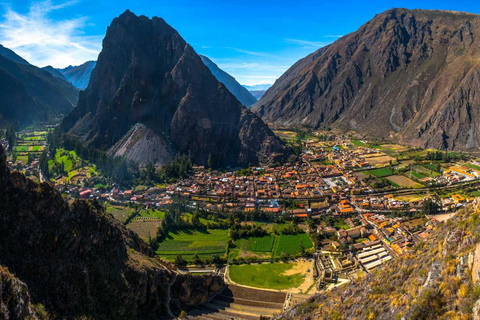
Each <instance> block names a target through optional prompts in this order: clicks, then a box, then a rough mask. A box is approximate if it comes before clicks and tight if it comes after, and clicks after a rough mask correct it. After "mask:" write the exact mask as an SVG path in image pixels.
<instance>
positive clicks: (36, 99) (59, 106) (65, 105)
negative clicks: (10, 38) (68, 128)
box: [0, 48, 78, 124]
mask: <svg viewBox="0 0 480 320" xmlns="http://www.w3.org/2000/svg"><path fill="white" fill-rule="evenodd" d="M4 49H5V48H4ZM7 56H9V55H7ZM9 57H11V56H9ZM17 57H18V56H17ZM11 58H12V59H14V60H15V61H19V62H15V61H14V60H11V59H9V58H5V57H4V56H3V55H1V54H0V101H1V103H0V119H1V118H3V119H5V120H6V121H10V122H18V123H20V124H29V123H31V122H32V121H35V120H38V121H48V120H52V119H54V118H58V117H59V116H60V115H62V114H67V113H69V112H70V111H71V110H72V109H73V107H74V106H75V105H76V103H77V100H78V90H77V89H76V88H74V87H73V86H72V85H71V84H70V83H68V82H67V81H65V80H62V79H59V78H57V77H54V76H52V75H51V74H50V73H49V72H47V71H45V70H42V69H40V68H37V67H35V66H33V65H30V64H28V63H22V60H19V59H21V58H20V57H18V58H16V59H15V58H14V57H11Z"/></svg>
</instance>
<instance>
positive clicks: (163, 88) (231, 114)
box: [62, 11, 288, 165]
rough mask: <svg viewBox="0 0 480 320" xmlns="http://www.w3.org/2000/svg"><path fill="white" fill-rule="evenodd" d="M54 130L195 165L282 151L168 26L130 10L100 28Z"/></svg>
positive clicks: (114, 149)
mask: <svg viewBox="0 0 480 320" xmlns="http://www.w3.org/2000/svg"><path fill="white" fill-rule="evenodd" d="M62 127H63V129H64V130H66V131H68V134H70V135H72V136H74V137H78V138H80V139H82V140H83V141H84V142H86V143H87V144H89V145H90V146H93V147H96V148H102V149H105V150H107V149H110V154H112V155H114V156H126V157H127V158H129V159H130V160H133V161H136V162H139V163H146V162H148V161H151V162H154V163H159V164H161V163H164V162H165V161H166V160H168V159H171V158H172V157H173V156H174V155H175V154H176V153H182V154H189V155H190V156H191V157H192V158H193V160H194V162H195V163H197V164H206V162H207V159H208V158H209V155H210V154H211V155H212V161H214V162H215V163H216V164H217V165H246V164H248V163H257V162H259V161H268V160H275V159H276V158H278V157H283V156H285V155H286V154H287V153H288V150H287V149H286V147H285V146H284V145H283V143H282V142H281V141H280V139H278V138H277V137H276V136H275V135H274V134H273V132H272V131H271V130H270V129H269V128H268V126H267V125H265V124H264V123H263V122H262V120H261V119H260V118H258V117H257V116H255V115H254V114H253V113H252V112H250V111H249V110H247V109H246V108H243V107H242V106H241V104H240V103H239V102H238V100H237V99H236V98H235V97H234V96H233V95H232V94H231V93H230V92H229V91H228V90H227V89H226V88H225V86H224V85H223V84H221V83H219V82H218V81H217V79H215V77H214V76H213V75H212V73H211V72H210V71H209V70H208V68H207V67H206V66H205V65H204V64H203V62H202V60H201V59H200V57H199V56H198V55H197V54H196V53H195V51H194V50H193V48H192V47H191V46H190V45H188V44H187V43H186V42H185V40H183V39H182V38H181V36H180V35H179V34H178V33H177V32H176V31H175V30H174V29H173V28H172V27H170V26H169V25H168V24H167V23H166V22H165V21H164V20H162V19H160V18H156V17H154V18H153V19H148V18H147V17H145V16H140V17H137V16H136V15H134V14H133V13H131V12H130V11H126V12H125V13H123V14H122V15H121V16H120V17H118V18H116V19H114V20H113V22H112V24H111V25H110V27H109V28H108V30H107V34H106V36H105V39H104V41H103V49H102V52H101V53H100V55H99V57H98V61H97V65H96V67H95V69H94V71H93V73H92V76H91V78H90V83H89V85H88V87H87V89H86V90H85V91H83V92H81V93H80V99H79V103H78V106H77V107H76V108H75V109H74V110H73V112H72V113H71V114H70V115H69V116H68V117H67V118H65V120H64V122H63V124H62ZM142 137H143V138H142ZM139 150H142V152H137V151H139Z"/></svg>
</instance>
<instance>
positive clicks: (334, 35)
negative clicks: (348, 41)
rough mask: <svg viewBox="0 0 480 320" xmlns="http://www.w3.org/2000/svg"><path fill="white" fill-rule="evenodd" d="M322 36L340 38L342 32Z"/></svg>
mask: <svg viewBox="0 0 480 320" xmlns="http://www.w3.org/2000/svg"><path fill="white" fill-rule="evenodd" d="M323 37H324V38H341V37H343V35H342V34H327V35H326V36H323Z"/></svg>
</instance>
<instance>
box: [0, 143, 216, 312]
mask: <svg viewBox="0 0 480 320" xmlns="http://www.w3.org/2000/svg"><path fill="white" fill-rule="evenodd" d="M5 162H6V161H5V155H4V154H3V150H1V147H0V190H2V192H1V193H0V212H1V213H2V214H1V215H0V252H1V253H2V254H1V255H0V265H1V266H4V267H7V268H8V270H10V272H12V273H13V274H15V276H16V277H17V278H18V279H19V280H20V281H21V282H22V283H24V284H25V285H27V286H28V291H29V294H30V296H31V301H32V303H34V304H37V303H41V304H42V305H43V306H44V307H45V310H46V312H48V313H49V314H51V315H55V318H74V317H87V318H93V319H158V318H161V317H169V316H171V315H173V314H178V312H179V311H180V310H186V309H188V308H190V307H192V306H194V305H196V304H197V303H201V302H203V301H205V300H207V299H208V298H209V297H210V296H212V294H215V293H216V292H217V291H218V290H220V289H221V288H222V287H223V279H222V278H220V277H216V276H204V277H199V278H197V277H194V276H191V275H178V274H177V272H176V271H175V268H174V267H173V266H172V265H170V264H169V263H166V262H164V261H162V260H160V259H158V258H156V257H155V256H154V255H153V253H152V251H151V249H150V248H149V247H148V246H147V244H146V243H145V242H143V241H142V240H141V239H140V238H139V237H138V236H137V235H136V234H135V233H133V232H132V231H130V230H128V229H127V228H125V227H124V226H123V225H122V224H120V223H118V222H117V221H115V219H114V218H113V217H112V216H111V215H109V214H107V213H106V212H105V210H104V208H102V207H101V206H100V205H99V204H98V203H96V202H88V201H75V202H73V203H71V204H69V203H67V202H65V201H64V200H63V198H62V196H61V194H60V193H59V192H58V191H57V190H56V189H55V188H54V187H53V186H52V185H51V184H47V183H43V184H40V185H38V184H36V183H34V182H32V181H30V180H27V179H26V178H25V177H24V176H23V175H22V174H20V173H17V172H14V173H10V172H9V170H8V168H7V167H6V163H5ZM25 291H26V290H25ZM0 294H1V292H0ZM9 301H13V300H9ZM22 301H24V302H25V303H27V302H28V301H29V300H28V299H26V300H25V299H24V300H22ZM12 303H13V302H12ZM13 304H14V305H18V306H19V308H20V307H21V305H19V303H18V302H15V303H13Z"/></svg>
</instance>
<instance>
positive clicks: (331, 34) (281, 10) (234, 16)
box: [0, 0, 480, 85]
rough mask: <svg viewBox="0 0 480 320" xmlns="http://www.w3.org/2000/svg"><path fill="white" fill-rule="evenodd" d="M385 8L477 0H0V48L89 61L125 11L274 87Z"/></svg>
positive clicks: (49, 60) (459, 7)
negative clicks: (162, 25) (158, 22)
mask: <svg viewBox="0 0 480 320" xmlns="http://www.w3.org/2000/svg"><path fill="white" fill-rule="evenodd" d="M392 7H404V8H411V9H413V8H421V9H448V10H456V11H467V12H472V13H479V14H480V2H478V1H451V0H450V1H385V0H383V1H349V0H337V1H319V0H316V1H311V0H302V1H283V0H277V1H260V0H257V1H250V0H243V1H237V0H233V1H226V0H225V1H201V0H195V1H189V0H188V1H187V0H175V1H170V0H155V1H147V0H143V1H142V0H137V1H126V0H58V1H57V0H46V1H44V0H42V1H31V0H0V44H3V45H4V46H6V47H9V48H11V49H13V50H15V51H16V52H17V53H19V54H20V55H22V56H23V57H24V58H26V59H27V60H28V61H30V62H31V63H33V64H35V65H38V66H44V65H53V66H54V67H66V66H68V65H70V64H72V65H78V64H81V63H83V62H85V61H87V60H94V59H96V57H97V55H98V53H99V52H100V50H101V41H102V39H103V36H104V35H105V32H106V28H107V26H108V25H109V24H110V22H111V20H112V19H113V18H114V17H116V16H118V15H120V14H121V13H122V12H123V11H125V10H126V9H130V10H131V11H132V12H134V13H135V14H137V15H141V14H143V15H146V16H149V17H152V16H159V17H162V18H163V19H165V20H166V21H167V23H169V24H170V25H171V26H172V27H174V28H175V29H176V30H177V31H178V32H179V33H180V34H181V35H182V37H183V38H184V39H185V40H186V41H187V42H188V43H190V44H191V45H192V46H193V47H194V49H195V50H196V51H197V53H201V54H204V55H206V56H208V57H210V58H211V59H212V60H213V61H214V62H216V63H217V64H218V65H219V66H220V67H221V68H222V69H224V70H225V71H227V72H228V73H230V74H232V75H233V76H234V77H235V78H237V80H238V81H239V82H240V83H242V84H246V85H253V84H264V83H273V82H274V81H275V79H276V78H278V77H279V76H280V75H281V74H282V73H283V72H285V71H286V70H287V69H288V67H290V66H291V65H292V64H293V63H295V62H296V61H297V60H298V59H300V58H302V57H304V56H306V55H307V54H309V53H311V52H313V51H315V50H317V49H318V48H320V47H322V46H324V45H326V44H328V43H331V42H333V41H335V40H336V39H337V38H338V37H339V36H341V35H345V34H347V33H350V32H353V31H355V30H356V29H358V28H359V27H360V26H361V25H362V24H363V23H365V22H367V21H368V20H369V19H371V18H372V17H373V16H374V15H375V14H377V13H380V12H382V11H385V10H388V9H390V8H392Z"/></svg>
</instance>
